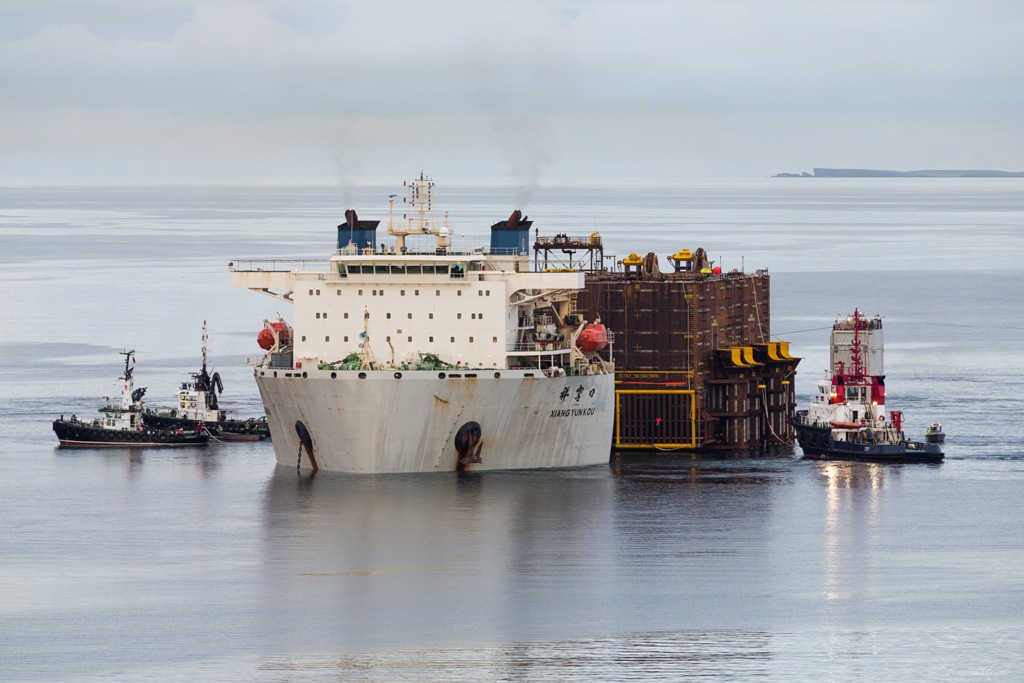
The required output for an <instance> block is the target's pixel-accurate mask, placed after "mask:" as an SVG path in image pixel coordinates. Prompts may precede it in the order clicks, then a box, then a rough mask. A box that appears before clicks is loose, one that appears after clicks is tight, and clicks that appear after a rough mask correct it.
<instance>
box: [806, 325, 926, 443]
mask: <svg viewBox="0 0 1024 683" xmlns="http://www.w3.org/2000/svg"><path fill="white" fill-rule="evenodd" d="M882 350H883V342H882V319H881V318H880V317H878V316H876V317H875V318H873V319H871V320H868V319H867V318H866V317H865V316H864V314H863V313H861V312H860V311H859V310H855V311H854V312H853V315H851V316H849V317H847V318H845V319H843V320H838V321H836V323H835V324H834V325H833V326H832V338H831V349H830V352H829V353H830V360H831V367H832V374H831V377H830V378H829V379H826V380H823V381H821V382H819V383H818V385H817V387H816V389H815V394H814V395H813V396H812V397H811V403H810V406H809V407H808V409H807V410H799V411H797V413H796V415H795V416H794V417H793V426H794V427H795V428H796V435H797V441H798V442H799V444H800V448H801V449H802V450H803V452H804V457H805V458H810V459H814V460H856V461H863V462H892V463H903V462H924V463H937V462H942V459H943V457H944V454H943V452H942V447H941V445H940V444H941V441H939V440H937V439H933V438H928V439H927V440H926V441H912V440H910V439H907V437H906V436H905V435H904V433H903V413H902V412H900V411H898V410H893V411H890V413H889V417H888V419H886V416H885V373H884V370H883V364H882ZM937 425H938V423H936V426H937ZM938 429H939V431H940V432H941V429H942V428H941V426H940V427H939V428H938ZM943 438H944V435H943Z"/></svg>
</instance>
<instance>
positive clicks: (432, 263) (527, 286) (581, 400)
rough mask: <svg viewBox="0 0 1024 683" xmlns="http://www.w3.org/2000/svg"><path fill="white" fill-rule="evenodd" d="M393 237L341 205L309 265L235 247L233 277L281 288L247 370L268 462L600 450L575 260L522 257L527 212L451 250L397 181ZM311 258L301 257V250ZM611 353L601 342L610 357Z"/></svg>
mask: <svg viewBox="0 0 1024 683" xmlns="http://www.w3.org/2000/svg"><path fill="white" fill-rule="evenodd" d="M407 186H408V189H409V196H408V197H407V200H406V201H407V202H408V204H409V206H408V207H407V209H408V210H407V211H406V212H405V215H404V216H403V220H402V221H401V222H400V223H396V222H394V221H393V220H391V219H389V228H388V233H389V234H391V235H393V236H395V237H396V243H395V244H394V245H393V246H390V247H389V246H384V245H378V244H377V241H376V228H377V225H378V221H361V220H358V219H357V218H356V216H355V213H354V212H351V211H349V212H347V213H346V222H345V223H343V224H342V225H339V226H338V250H337V251H336V253H335V254H334V255H332V256H331V257H330V259H329V260H328V261H325V262H323V263H322V264H321V265H320V267H319V268H317V269H312V270H310V269H303V270H297V269H293V268H291V267H290V264H285V263H281V262H257V261H234V262H232V264H231V266H230V267H231V279H232V286H234V287H244V288H248V289H252V290H256V291H260V292H264V293H267V294H270V295H271V296H275V297H277V298H279V299H283V300H286V301H289V302H292V303H293V305H294V307H293V311H292V315H293V321H292V325H291V326H288V325H287V324H286V323H284V322H283V321H279V322H276V323H268V326H267V328H266V331H265V332H269V333H270V334H266V333H265V334H263V335H261V343H262V341H263V340H266V344H263V345H264V347H265V348H266V349H267V350H268V353H267V355H266V357H264V359H263V360H262V361H260V363H259V364H258V365H257V366H256V368H255V377H256V382H257V385H258V387H259V390H260V393H261V396H262V398H263V401H264V407H265V409H266V412H267V420H268V422H269V424H270V428H271V432H272V433H273V435H274V448H275V452H276V454H277V460H278V462H279V463H281V464H283V465H296V464H297V465H298V466H299V467H300V468H311V469H314V470H315V469H325V470H332V471H345V472H417V471H445V470H448V471H450V470H480V469H508V468H527V467H530V468H532V467H566V466H578V465H587V464H595V463H600V462H606V461H607V459H608V455H609V450H610V445H611V433H612V428H613V422H614V410H615V400H614V398H615V397H614V384H613V373H612V366H611V363H610V362H608V361H606V360H604V359H602V358H601V357H600V356H599V355H598V353H597V352H593V351H590V352H584V351H582V350H581V349H580V348H579V347H578V346H577V344H576V340H577V337H578V336H579V334H580V333H581V332H582V331H583V330H584V329H585V327H586V326H587V321H584V320H582V319H581V318H580V316H579V315H578V313H577V312H576V308H575V295H576V291H577V290H579V289H582V288H583V287H584V275H583V273H581V272H572V271H569V272H534V271H532V270H531V269H530V259H529V248H528V239H529V228H530V225H531V223H530V221H527V220H525V219H524V218H522V217H521V216H520V214H519V212H518V211H517V212H515V213H514V214H513V215H512V217H511V218H509V219H508V220H507V221H503V222H500V223H496V224H495V225H493V226H492V228H491V230H492V233H491V243H490V246H489V247H487V248H475V249H474V248H470V249H467V250H459V249H456V248H455V247H454V245H453V244H452V243H451V233H450V229H449V226H448V225H447V219H445V221H444V223H443V224H441V225H437V224H436V223H435V222H434V221H433V220H432V218H433V215H432V209H433V206H432V188H433V182H432V181H431V180H430V179H429V178H426V177H424V176H423V175H422V174H421V176H420V177H419V178H418V179H417V180H414V181H412V182H411V183H409V184H408V185H407ZM307 263H308V262H307ZM607 357H609V358H610V353H608V356H607Z"/></svg>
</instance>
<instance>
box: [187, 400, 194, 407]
mask: <svg viewBox="0 0 1024 683" xmlns="http://www.w3.org/2000/svg"><path fill="white" fill-rule="evenodd" d="M188 407H189V408H195V407H196V402H195V401H192V402H191V403H189V404H188Z"/></svg>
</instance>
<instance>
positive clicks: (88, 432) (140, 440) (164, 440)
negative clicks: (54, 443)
mask: <svg viewBox="0 0 1024 683" xmlns="http://www.w3.org/2000/svg"><path fill="white" fill-rule="evenodd" d="M53 431H54V432H55V433H56V434H57V440H58V441H59V442H60V446H62V447H64V448H125V447H142V446H144V447H146V448H150V447H161V448H174V447H179V446H205V445H206V443H207V441H208V440H209V437H208V436H206V434H196V433H194V432H192V433H184V432H183V433H177V432H175V431H169V430H156V429H143V430H142V431H131V430H126V429H124V430H122V429H117V430H115V429H104V428H103V427H93V426H92V425H89V424H85V423H82V422H77V421H75V422H70V421H64V420H54V421H53Z"/></svg>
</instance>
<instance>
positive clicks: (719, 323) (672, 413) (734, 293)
mask: <svg viewBox="0 0 1024 683" xmlns="http://www.w3.org/2000/svg"><path fill="white" fill-rule="evenodd" d="M534 249H535V259H538V260H539V261H540V262H542V263H545V264H551V263H553V262H558V260H559V259H561V260H562V261H564V262H565V263H570V262H571V263H572V264H573V265H574V266H575V267H576V269H578V270H583V271H586V281H587V286H586V289H585V290H582V291H580V292H579V293H578V294H577V310H578V311H579V312H580V313H581V314H582V315H583V316H584V317H585V318H587V319H589V320H594V319H596V318H597V317H600V319H601V321H602V322H603V323H604V324H605V325H607V326H608V328H609V329H610V330H612V331H613V332H614V337H615V339H614V353H613V359H614V361H615V364H616V418H615V434H614V443H613V446H614V448H616V449H621V450H632V449H645V450H664V451H674V450H694V451H700V450H753V449H765V448H771V447H774V446H790V445H792V444H793V442H794V439H795V435H794V432H793V427H792V425H791V424H790V416H791V415H792V413H793V410H794V409H795V394H794V381H793V380H794V376H795V374H796V367H797V364H798V363H799V362H800V359H799V358H794V357H792V356H791V355H790V354H789V342H786V341H779V340H775V339H773V338H772V336H771V298H770V294H771V287H770V277H769V275H768V272H767V271H766V270H758V271H756V272H754V273H746V272H741V271H739V270H734V271H732V272H721V269H719V268H713V267H712V265H713V264H712V263H711V262H710V261H709V260H708V258H707V255H706V253H705V251H704V250H703V249H697V250H695V251H694V252H690V251H689V250H686V249H683V250H681V251H679V252H677V253H675V254H672V255H670V256H668V257H667V262H668V266H669V267H668V268H667V269H666V271H664V272H663V271H662V270H661V268H660V267H659V261H658V258H657V257H656V256H655V255H654V254H648V255H647V256H645V257H640V256H637V255H636V254H630V255H629V256H628V257H626V258H624V259H622V260H621V261H614V260H613V267H612V268H604V267H603V261H604V255H603V251H601V253H600V254H590V255H583V256H579V255H575V254H572V253H571V250H573V249H577V250H579V249H582V250H584V251H587V250H590V251H596V250H597V249H602V247H601V241H600V236H599V235H596V234H594V235H591V236H589V237H587V238H579V239H572V238H566V236H564V235H559V236H558V237H557V238H541V237H539V236H538V238H537V240H536V242H535V244H534ZM555 249H557V250H558V252H559V254H558V255H557V256H552V254H551V253H550V252H551V251H553V250H555ZM598 264H600V265H598ZM558 265H562V263H559V264H558ZM585 266H594V267H585Z"/></svg>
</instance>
